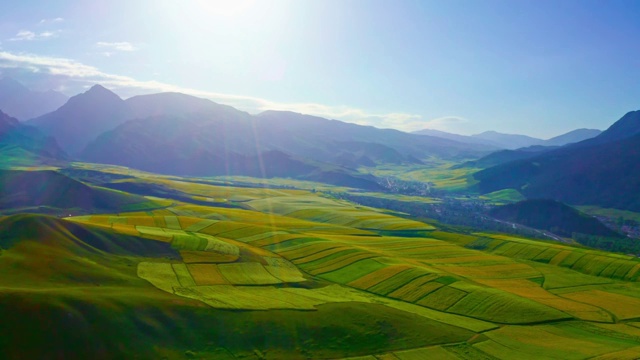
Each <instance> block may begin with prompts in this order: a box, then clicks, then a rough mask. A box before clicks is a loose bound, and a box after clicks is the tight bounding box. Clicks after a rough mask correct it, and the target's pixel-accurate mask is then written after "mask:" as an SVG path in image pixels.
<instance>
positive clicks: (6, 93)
mask: <svg viewBox="0 0 640 360" xmlns="http://www.w3.org/2000/svg"><path fill="white" fill-rule="evenodd" d="M67 99H68V97H67V96H66V95H64V94H62V93H59V92H57V91H54V90H49V91H32V90H30V89H29V88H27V87H25V86H24V85H22V84H21V83H20V82H18V81H17V80H15V79H13V78H10V77H7V76H5V77H3V78H0V109H2V110H3V111H4V112H5V113H7V114H9V115H11V116H13V117H15V118H17V119H19V120H27V119H31V118H34V117H37V116H40V115H43V114H46V113H48V112H51V111H53V110H55V109H57V108H59V107H60V106H62V105H63V104H64V103H65V102H66V101H67Z"/></svg>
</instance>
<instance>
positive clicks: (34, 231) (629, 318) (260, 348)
mask: <svg viewBox="0 0 640 360" xmlns="http://www.w3.org/2000/svg"><path fill="white" fill-rule="evenodd" d="M91 170H92V171H94V172H97V171H99V170H98V168H93V169H91ZM105 170H108V171H109V173H110V174H117V171H116V170H117V169H116V168H109V169H105ZM114 171H116V172H114ZM91 174H93V177H94V178H95V177H96V176H95V173H91ZM85 175H87V174H85ZM129 176H130V177H128V178H120V179H118V178H117V177H116V178H113V182H114V183H137V184H139V185H145V184H147V185H152V184H155V185H162V186H163V187H164V188H166V189H174V190H176V191H180V192H181V193H182V194H183V197H182V201H180V202H173V203H172V204H171V205H170V206H168V207H166V208H162V209H156V210H147V211H135V212H118V213H113V212H110V213H105V214H94V215H88V216H76V217H71V218H66V219H58V218H53V217H48V216H42V215H13V216H9V217H5V218H2V219H0V270H2V271H0V272H2V273H10V274H11V276H5V277H0V305H1V306H0V316H2V318H3V319H5V320H6V321H3V322H0V346H2V349H3V355H4V356H6V357H8V358H46V357H51V356H52V354H55V356H61V357H66V358H68V357H95V358H130V357H132V356H134V355H135V356H139V357H144V358H162V357H166V358H171V359H174V358H175V359H184V358H205V359H233V358H249V359H299V358H314V359H315V358H318V359H341V358H352V357H364V358H365V359H368V358H372V357H375V358H383V359H384V358H394V359H403V360H404V359H423V358H431V357H444V358H449V359H454V360H455V359H463V360H464V359H469V358H473V359H476V358H487V359H512V358H539V357H540V356H544V357H546V356H556V357H562V358H565V357H566V358H576V359H586V358H591V357H595V356H601V355H602V356H609V357H610V358H625V356H626V355H625V354H627V355H628V354H631V355H633V354H637V350H638V349H640V339H639V338H638V337H637V335H636V334H637V333H638V331H637V328H636V327H634V326H632V325H630V324H635V321H634V320H635V319H637V318H639V317H640V312H639V310H638V309H640V298H638V283H637V282H638V280H640V278H639V276H640V271H638V269H640V263H639V262H638V260H637V258H635V257H630V256H624V255H617V254H611V253H606V252H602V251H595V250H589V249H584V248H575V247H571V246H567V245H561V244H558V243H549V242H540V241H533V240H527V239H522V238H518V237H512V236H505V235H499V234H483V233H473V234H462V233H455V232H450V231H442V230H440V229H438V228H436V227H434V226H432V225H429V224H425V223H422V222H419V221H415V220H411V219H406V218H400V217H396V216H394V215H392V214H389V213H387V212H385V211H381V210H378V209H374V208H368V207H363V206H357V205H354V204H351V203H349V202H346V201H341V200H335V199H332V198H328V197H324V196H322V195H321V194H317V193H312V192H308V191H303V190H294V189H269V188H249V187H242V188H240V187H232V186H228V185H225V186H218V185H211V184H204V183H195V182H190V181H188V179H186V178H185V179H178V178H175V177H172V178H162V177H149V176H148V174H143V175H141V177H136V173H131V174H130V175H129ZM189 196H192V197H193V198H194V199H203V198H212V199H220V200H221V201H222V200H224V201H227V200H228V201H236V202H242V203H243V204H244V207H245V208H243V209H240V208H228V207H217V206H203V205H195V204H190V203H189V202H188V197H189ZM390 234H393V235H390ZM43 319H46V321H43ZM34 344H36V345H37V346H33V345H34ZM505 344H507V345H508V346H506V345H505ZM626 357H627V358H628V357H629V356H626Z"/></svg>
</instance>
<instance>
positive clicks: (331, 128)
mask: <svg viewBox="0 0 640 360" xmlns="http://www.w3.org/2000/svg"><path fill="white" fill-rule="evenodd" d="M26 124H29V125H32V126H34V127H36V128H38V129H39V130H40V131H41V132H42V133H44V134H46V135H49V136H52V137H54V138H55V139H57V141H58V143H59V144H60V145H61V146H62V148H63V149H64V150H65V151H66V152H67V153H68V154H70V155H71V156H72V157H73V158H76V159H80V160H84V161H92V162H101V163H109V164H116V165H124V166H130V167H135V168H139V169H142V170H148V171H154V172H158V173H165V174H175V175H196V176H208V175H249V176H262V177H274V176H278V177H295V178H300V179H307V180H314V181H325V182H327V181H328V182H330V183H333V184H336V185H346V186H352V185H354V184H355V185H358V186H356V187H360V188H366V189H377V188H379V185H377V183H376V182H375V178H373V177H371V176H368V175H363V174H360V173H358V172H356V171H355V170H354V169H355V168H358V167H360V166H375V165H377V164H420V163H421V159H425V158H429V157H439V158H444V159H465V158H476V157H478V156H480V155H485V154H488V153H490V152H491V151H493V150H495V147H491V146H487V145H482V144H465V143H460V142H456V141H452V140H447V139H442V138H438V137H431V136H419V135H414V134H408V133H404V132H401V131H397V130H390V129H378V128H375V127H371V126H361V125H356V124H351V123H345V122H342V121H337V120H328V119H324V118H321V117H316V116H310V115H303V114H298V113H293V112H286V111H265V112H263V113H260V114H257V115H251V114H248V113H246V112H243V111H240V110H237V109H235V108H233V107H231V106H227V105H221V104H217V103H215V102H213V101H210V100H206V99H201V98H197V97H193V96H189V95H185V94H180V93H159V94H151V95H140V96H134V97H132V98H129V99H126V100H123V99H121V98H120V97H119V96H118V95H116V94H115V93H113V92H111V91H110V90H108V89H106V88H104V87H103V86H100V85H95V86H93V87H91V88H90V89H89V90H88V91H86V92H84V93H82V94H78V95H76V96H74V97H72V98H70V99H69V100H68V101H67V102H66V103H65V104H64V105H62V106H61V107H60V108H58V109H57V110H55V111H53V112H50V113H48V114H45V115H42V116H39V117H37V118H34V119H31V120H28V121H27V122H26Z"/></svg>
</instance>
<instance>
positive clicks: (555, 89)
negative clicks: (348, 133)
mask: <svg viewBox="0 0 640 360" xmlns="http://www.w3.org/2000/svg"><path fill="white" fill-rule="evenodd" d="M638 19H640V1H634V0H628V1H617V0H606V1H605V0H600V1H591V0H575V1H571V0H554V1H547V0H535V1H526V0H517V1H513V0H482V1H480V0H464V1H460V0H446V1H443V0H441V1H429V0H418V1H409V0H384V1H383V0H314V1H311V0H274V1H270V0H230V1H226V0H183V1H178V0H173V1H171V0H137V1H123V0H108V1H107V0H94V1H66V0H56V1H29V0H23V1H11V2H6V3H5V4H3V5H2V11H1V12H0V76H10V77H13V78H15V79H16V80H18V81H20V82H22V83H24V84H25V85H27V86H28V87H31V88H34V89H38V90H46V89H49V88H53V89H56V90H59V91H62V92H64V93H65V94H67V95H75V94H77V93H80V92H82V91H85V90H86V89H87V88H88V87H90V86H91V85H93V84H96V83H100V84H102V85H104V86H105V87H107V88H109V89H111V90H113V91H114V92H116V93H117V94H119V95H120V96H122V97H123V98H127V97H130V96H133V95H137V94H146V93H154V92H160V91H179V92H184V93H189V94H193V95H196V96H200V97H206V98H209V99H212V100H214V101H216V102H219V103H224V104H228V105H232V106H234V107H237V108H239V109H241V110H245V111H248V112H250V113H258V112H261V111H264V110H267V109H275V110H291V111H296V112H301V113H306V114H313V115H318V116H323V117H327V118H332V119H339V120H343V121H349V122H354V123H358V124H362V125H372V126H376V127H380V128H395V129H399V130H403V131H415V130H420V129H424V128H431V129H437V130H442V131H449V132H454V133H459V134H465V135H469V134H476V133H480V132H483V131H487V130H496V131H500V132H505V133H518V134H526V135H531V136H536V137H540V138H549V137H552V136H555V135H559V134H561V133H564V132H567V131H570V130H573V129H576V128H597V129H605V128H607V127H608V126H609V125H611V124H612V123H613V122H614V121H616V120H617V119H619V118H620V117H622V115H624V114H625V113H626V112H628V111H631V110H637V109H640V41H639V39H640V20H638Z"/></svg>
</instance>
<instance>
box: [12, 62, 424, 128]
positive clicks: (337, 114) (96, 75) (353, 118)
mask: <svg viewBox="0 0 640 360" xmlns="http://www.w3.org/2000/svg"><path fill="white" fill-rule="evenodd" d="M0 68H21V69H29V70H30V71H31V72H33V73H40V74H45V75H48V76H54V77H56V78H58V79H60V80H64V81H68V82H72V83H75V84H76V85H77V86H79V87H82V86H90V85H93V84H96V83H100V84H102V85H104V86H106V87H109V88H111V89H114V90H115V91H117V92H119V93H120V94H129V95H138V94H143V93H154V92H181V93H185V94H189V95H193V96H198V97H203V98H207V99H210V100H213V101H216V102H219V103H222V104H227V105H231V106H233V107H236V108H238V109H241V110H244V111H247V112H250V113H258V112H262V111H265V110H284V111H293V112H298V113H303V114H309V115H315V116H321V117H325V118H330V119H338V120H342V121H346V122H351V123H356V124H359V125H368V126H375V127H378V128H393V129H398V130H403V131H413V130H419V129H422V128H424V127H425V122H424V121H423V120H422V117H421V116H420V115H417V114H406V113H384V114H376V113H370V112H368V111H365V110H362V109H358V108H353V107H349V106H331V105H324V104H316V103H280V102H273V101H270V100H267V99H262V98H258V97H252V96H244V95H233V94H222V93H216V92H210V91H202V90H197V89H190V88H184V87H180V86H175V85H171V84H166V83H162V82H159V81H140V80H137V79H134V78H131V77H128V76H122V75H115V74H108V73H105V72H102V71H100V70H98V69H97V68H96V67H93V66H90V65H86V64H83V63H80V62H78V61H75V60H72V59H65V58H56V57H46V56H39V55H31V54H14V53H11V52H7V51H0ZM432 121H433V120H432ZM427 123H429V122H427Z"/></svg>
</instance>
